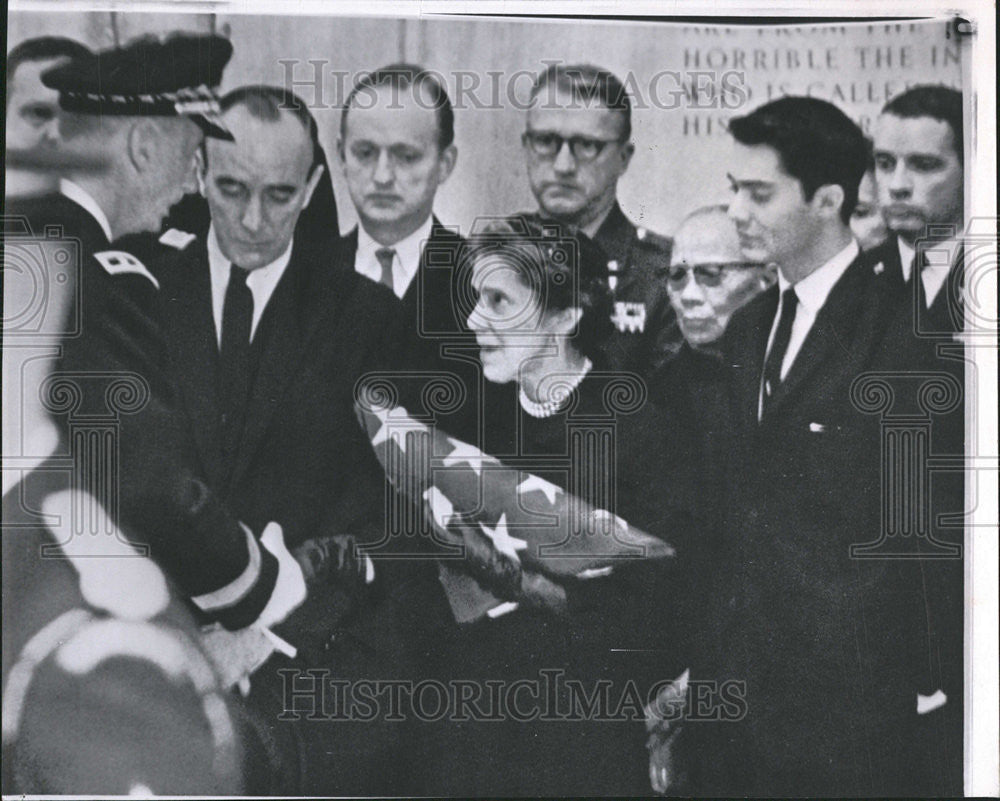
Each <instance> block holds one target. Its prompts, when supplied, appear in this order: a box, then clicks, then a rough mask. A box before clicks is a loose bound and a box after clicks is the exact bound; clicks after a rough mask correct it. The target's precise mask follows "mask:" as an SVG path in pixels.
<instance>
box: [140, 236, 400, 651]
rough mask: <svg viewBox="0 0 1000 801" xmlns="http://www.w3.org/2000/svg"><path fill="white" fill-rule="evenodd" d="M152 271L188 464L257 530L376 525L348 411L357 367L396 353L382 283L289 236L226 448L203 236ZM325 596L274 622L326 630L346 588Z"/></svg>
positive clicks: (365, 466)
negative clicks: (231, 449) (235, 432)
mask: <svg viewBox="0 0 1000 801" xmlns="http://www.w3.org/2000/svg"><path fill="white" fill-rule="evenodd" d="M155 272H156V274H157V275H158V276H159V278H160V280H161V287H162V288H161V291H160V293H159V294H160V299H161V301H162V307H163V317H164V321H165V328H166V338H167V341H168V348H169V356H170V360H171V362H172V371H173V373H174V375H175V377H176V382H177V394H178V401H179V405H180V406H181V408H182V409H183V411H184V415H185V419H186V421H187V428H188V434H189V439H190V442H191V443H192V450H193V452H194V455H195V459H196V464H197V466H198V467H199V468H200V469H201V470H202V472H203V474H204V475H205V476H206V478H207V480H208V482H209V484H210V485H211V486H212V487H213V488H214V489H215V490H216V491H217V492H218V493H219V494H220V495H221V496H222V498H224V499H225V501H226V502H227V503H228V505H229V506H230V508H231V509H232V510H233V512H234V514H235V515H236V516H237V517H238V518H239V519H240V520H241V521H243V522H244V523H246V525H248V526H249V527H250V528H251V529H252V530H253V531H254V533H255V534H257V535H259V534H260V533H261V531H262V530H263V529H264V527H265V526H266V525H267V523H268V522H270V521H276V522H278V523H280V524H281V526H282V529H283V531H284V535H285V544H286V545H287V546H288V547H289V548H293V547H295V546H296V545H298V544H300V543H302V542H303V541H304V540H306V539H308V538H311V537H317V536H322V535H328V534H353V535H355V536H356V537H358V538H359V539H360V540H362V541H367V540H373V539H376V538H378V537H380V536H381V535H382V532H383V520H382V514H383V509H384V506H385V500H384V498H385V489H384V486H385V481H384V474H383V472H382V469H381V467H380V466H379V464H378V462H377V460H376V459H375V456H374V452H373V451H372V448H371V445H370V443H369V441H368V438H367V436H366V434H365V433H364V431H363V430H362V429H361V427H360V424H359V423H358V420H357V417H356V415H355V412H354V390H355V382H356V381H357V379H358V378H359V377H360V376H361V375H362V374H363V373H365V372H366V371H367V370H369V369H376V368H377V367H378V366H379V365H380V364H382V361H381V360H383V359H389V358H391V357H392V353H393V347H394V342H393V340H394V336H393V331H394V330H395V329H394V322H395V320H394V310H393V303H392V299H391V298H390V297H388V292H387V291H386V290H385V289H384V288H383V287H380V286H378V285H377V284H373V283H372V282H370V281H367V280H364V279H362V278H361V277H360V276H358V275H356V274H355V273H354V272H353V270H350V269H346V268H344V267H343V266H341V265H339V264H338V263H336V262H335V261H333V260H332V259H331V257H330V254H329V252H328V250H327V249H325V248H318V247H316V246H315V245H313V244H312V243H310V242H308V241H300V240H296V242H295V244H294V246H293V250H292V255H291V259H290V261H289V264H288V267H287V268H286V271H285V273H284V275H283V276H282V278H281V280H280V281H279V282H278V285H277V287H276V288H275V290H274V293H273V294H272V296H271V298H270V300H269V302H268V305H267V307H266V309H265V311H264V314H263V316H262V317H261V320H260V322H259V324H258V328H257V331H256V333H255V336H254V344H255V347H256V348H257V349H258V352H259V361H258V363H257V367H256V376H255V382H254V384H253V388H252V390H251V394H250V400H249V402H248V406H247V412H246V419H245V421H244V427H243V434H242V436H241V437H239V438H238V441H239V446H238V448H237V450H236V452H235V453H228V454H227V453H224V452H223V447H224V444H223V442H222V437H221V425H220V415H221V414H222V412H223V409H222V408H221V407H220V400H219V397H218V394H217V381H218V377H219V375H218V373H219V351H218V344H217V339H216V333H215V323H214V320H213V318H212V308H211V297H212V295H211V287H210V273H209V266H208V255H207V250H206V246H205V242H204V240H203V239H199V240H195V241H194V242H192V243H191V244H190V245H189V246H188V247H186V248H184V249H183V250H181V251H176V252H174V253H172V254H170V256H169V258H166V259H164V260H162V261H161V262H160V263H158V264H157V265H156V268H155ZM331 592H332V590H331ZM314 596H316V597H315V598H314ZM324 597H325V596H324V594H323V593H319V592H318V591H315V592H311V593H310V599H309V600H308V601H307V602H306V605H305V606H304V607H301V608H300V609H299V610H298V611H297V612H296V613H294V614H293V616H292V617H291V618H290V619H289V621H287V622H286V623H285V624H284V626H283V627H282V628H281V629H280V630H282V631H283V633H285V635H286V636H288V637H289V638H290V639H292V641H293V642H295V641H296V638H297V639H298V641H299V642H301V643H303V644H304V643H306V642H312V643H313V644H316V642H319V643H321V642H323V641H325V640H326V638H327V637H328V636H329V634H330V632H331V631H332V630H334V629H335V628H336V626H337V625H338V624H339V623H340V622H341V620H340V617H339V615H340V613H341V612H342V611H344V604H345V602H346V599H343V598H337V599H334V600H331V599H329V598H327V600H326V603H328V604H330V605H331V606H332V607H335V608H330V609H326V610H322V613H320V611H321V610H319V609H318V608H314V607H316V605H317V604H319V605H322V604H323V601H322V599H323V598H324ZM310 610H311V611H310ZM297 644H298V643H297Z"/></svg>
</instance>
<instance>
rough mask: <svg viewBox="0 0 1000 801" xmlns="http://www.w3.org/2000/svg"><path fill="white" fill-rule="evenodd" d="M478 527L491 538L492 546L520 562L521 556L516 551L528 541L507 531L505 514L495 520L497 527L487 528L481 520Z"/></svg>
mask: <svg viewBox="0 0 1000 801" xmlns="http://www.w3.org/2000/svg"><path fill="white" fill-rule="evenodd" d="M479 527H480V528H481V529H482V530H483V533H484V534H485V535H486V536H487V537H489V538H490V539H491V540H493V545H494V547H495V548H496V549H497V550H498V551H500V553H503V554H507V556H509V557H510V558H511V559H514V560H516V561H517V562H519V563H520V561H521V558H520V557H519V556H518V555H517V552H518V551H523V550H524V549H525V548H527V547H528V543H527V542H525V541H524V540H521V539H518V538H517V537H512V536H510V534H508V533H507V515H505V514H502V515H500V519H499V520H497V527H496V528H494V529H490V528H487V527H486V524H485V523H483V522H481V521H480V523H479Z"/></svg>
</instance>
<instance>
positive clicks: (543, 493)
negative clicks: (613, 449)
mask: <svg viewBox="0 0 1000 801" xmlns="http://www.w3.org/2000/svg"><path fill="white" fill-rule="evenodd" d="M356 408H357V413H358V418H359V420H360V421H361V423H362V425H363V426H364V428H365V430H366V431H367V433H368V436H369V438H370V439H371V443H372V447H373V448H374V450H375V454H376V456H377V457H378V460H379V462H380V463H381V465H382V467H383V469H384V470H385V472H386V476H387V477H388V479H389V481H390V482H391V483H392V484H393V486H394V487H395V488H396V490H397V491H398V492H400V493H401V494H402V495H403V496H404V497H406V498H408V499H409V500H411V501H414V502H417V503H420V504H422V506H423V509H424V512H425V515H426V516H427V518H428V519H429V520H430V521H431V523H432V526H433V529H434V531H435V532H436V533H437V534H438V535H440V539H441V541H442V542H444V543H450V544H453V545H455V546H457V547H456V548H455V549H453V552H454V553H455V554H456V556H455V558H456V559H457V560H464V561H465V562H468V561H469V560H470V559H472V560H473V561H474V562H476V563H477V564H478V566H479V568H480V570H479V571H478V572H476V573H474V575H476V577H477V579H478V580H479V584H480V585H485V586H484V587H483V588H484V589H486V590H489V591H490V593H491V594H492V595H493V596H496V597H498V598H503V599H506V600H508V601H509V600H513V597H517V593H514V592H513V591H512V590H510V586H509V585H510V583H511V582H513V583H514V584H516V583H517V581H518V579H521V580H522V581H523V577H521V576H519V575H510V576H508V575H507V574H508V573H513V572H515V571H511V567H512V565H516V566H517V567H518V568H519V570H518V571H516V573H521V572H524V573H528V574H530V575H529V577H528V580H529V581H531V582H533V586H534V587H536V588H537V587H539V586H540V587H541V589H540V592H541V594H542V595H543V596H544V595H545V594H546V592H548V591H549V590H551V591H552V592H557V590H558V588H557V586H556V584H557V583H558V582H559V581H560V580H563V581H565V580H566V579H568V578H571V577H572V578H577V579H586V578H591V577H596V576H600V575H606V574H607V573H608V572H611V570H612V569H613V568H614V566H616V565H620V564H622V562H623V561H626V560H632V559H664V558H667V557H670V556H673V554H674V550H673V548H672V547H671V546H670V545H668V544H667V543H665V542H663V541H662V540H660V539H658V538H656V537H653V536H651V535H649V534H646V533H645V532H643V531H640V530H639V529H636V528H634V527H633V526H631V525H629V524H628V523H627V522H626V521H625V520H623V519H622V518H620V517H618V516H617V515H614V514H612V513H610V512H608V511H607V510H603V509H596V508H594V507H593V506H592V505H590V504H589V503H587V502H586V501H584V500H583V499H581V498H579V497H576V496H575V495H572V494H570V493H567V492H566V491H565V490H563V489H562V488H561V487H558V486H556V485H555V484H553V483H551V482H549V481H546V480H545V479H543V478H540V477H539V476H536V475H533V474H532V473H529V472H526V471H524V470H523V469H519V468H515V467H509V466H507V465H505V464H503V463H502V462H500V461H499V460H498V459H495V458H494V457H492V456H489V455H487V454H485V453H483V452H482V451H481V450H479V448H477V447H475V446H473V445H470V444H469V443H467V442H463V441H461V440H457V439H454V438H452V437H449V436H448V435H447V434H445V433H444V432H442V431H439V430H438V429H437V428H435V427H431V426H428V425H426V424H424V423H422V422H420V421H418V420H415V419H414V418H413V417H412V416H410V414H409V413H408V412H407V410H406V409H405V408H404V407H402V406H389V405H388V404H379V403H378V402H377V400H375V399H373V398H371V397H366V395H365V393H364V392H361V393H360V394H359V398H358V401H357V405H356ZM484 543H485V545H484ZM442 558H443V560H444V563H445V565H446V567H449V568H451V567H452V564H451V562H450V560H449V558H448V555H447V554H445V555H444V556H443V557H442ZM454 568H457V569H458V570H461V567H460V566H459V564H455V565H454ZM546 577H548V578H546ZM549 579H551V580H552V582H550V581H549ZM553 582H555V583H554V584H553ZM443 583H445V586H446V588H447V587H448V582H447V581H444V580H443ZM549 584H552V586H551V587H550V586H548V585H549ZM505 586H507V589H508V592H504V588H505ZM512 596H513V597H512ZM520 600H524V599H523V598H520ZM487 602H488V599H486V600H484V601H483V603H482V604H481V605H483V606H486V605H487ZM497 603H500V601H499V600H497ZM542 603H543V605H545V603H544V601H543V602H542ZM480 611H481V610H480ZM456 612H457V610H456ZM456 616H457V614H456ZM474 616H475V615H473V617H474Z"/></svg>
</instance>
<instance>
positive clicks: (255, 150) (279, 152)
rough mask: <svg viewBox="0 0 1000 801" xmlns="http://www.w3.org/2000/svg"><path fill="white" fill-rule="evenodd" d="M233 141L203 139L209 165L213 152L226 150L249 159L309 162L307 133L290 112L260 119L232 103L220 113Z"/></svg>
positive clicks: (244, 108)
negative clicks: (270, 118) (229, 107)
mask: <svg viewBox="0 0 1000 801" xmlns="http://www.w3.org/2000/svg"><path fill="white" fill-rule="evenodd" d="M222 118H223V121H224V122H225V124H226V127H227V128H229V130H230V131H231V132H232V134H233V138H234V139H235V141H234V142H226V141H223V140H221V139H214V138H212V137H209V138H207V139H206V140H205V142H206V147H207V148H208V154H209V164H211V156H212V155H213V154H214V153H230V154H234V155H236V156H237V157H238V158H242V159H248V160H251V161H266V162H269V163H274V162H278V161H281V162H288V161H293V162H297V161H303V162H305V166H306V168H308V167H309V166H311V164H312V161H313V146H312V139H311V138H310V135H309V132H308V131H307V130H306V128H305V126H303V124H302V122H301V120H299V119H298V118H297V117H296V116H295V115H294V114H292V113H291V112H290V111H282V112H281V113H280V115H279V117H278V119H276V120H264V119H260V118H259V117H257V116H255V115H253V114H251V113H250V111H249V110H248V109H247V108H246V107H245V106H240V105H237V106H233V107H232V108H231V109H228V110H227V111H226V112H225V113H224V114H223V115H222Z"/></svg>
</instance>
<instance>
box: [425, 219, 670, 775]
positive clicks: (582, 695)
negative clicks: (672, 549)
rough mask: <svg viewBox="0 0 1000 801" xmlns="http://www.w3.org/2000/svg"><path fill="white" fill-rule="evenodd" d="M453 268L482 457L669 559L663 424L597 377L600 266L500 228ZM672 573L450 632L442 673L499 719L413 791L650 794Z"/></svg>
mask: <svg viewBox="0 0 1000 801" xmlns="http://www.w3.org/2000/svg"><path fill="white" fill-rule="evenodd" d="M465 264H466V268H467V270H468V277H469V278H470V285H471V288H472V291H473V294H474V300H475V303H474V307H473V308H472V309H471V313H470V314H469V316H468V325H469V328H470V329H471V330H472V331H473V332H474V333H475V337H476V342H477V343H478V345H479V353H480V360H481V363H482V370H483V375H484V377H485V379H486V381H487V384H486V387H485V391H486V393H487V396H488V397H487V401H486V407H487V408H489V409H490V417H489V419H488V420H486V421H485V422H486V425H485V426H484V429H485V431H484V440H483V443H482V449H483V450H484V451H486V452H487V453H490V454H491V455H492V456H495V457H496V458H498V459H500V460H501V461H502V462H504V463H505V464H506V465H507V466H517V467H519V468H522V469H524V470H525V471H526V472H530V473H532V474H534V475H536V476H539V477H540V478H542V479H544V480H546V481H548V482H551V483H552V484H556V485H558V486H560V487H561V488H563V489H564V490H566V491H567V492H569V493H572V494H573V495H576V496H577V497H580V498H582V499H583V500H584V501H586V502H587V503H589V504H591V505H592V506H594V507H596V508H601V509H606V510H608V511H609V512H612V513H614V514H617V515H619V516H620V517H622V518H624V519H625V520H627V521H628V522H629V523H631V524H632V525H634V526H636V527H638V528H641V529H644V530H646V531H648V532H649V533H651V534H654V535H658V536H662V537H663V538H664V539H666V540H668V541H669V542H671V544H674V545H675V546H676V547H677V549H678V551H680V550H681V549H682V548H683V545H682V542H683V541H685V538H686V536H687V530H688V529H689V527H690V518H689V516H688V514H687V512H686V510H685V509H683V508H681V504H680V503H675V502H674V501H675V497H677V496H676V494H675V487H674V486H672V485H671V484H672V482H671V481H670V479H669V478H664V476H663V470H662V469H661V465H662V458H663V456H664V448H663V447H662V445H661V443H659V442H658V441H657V440H656V438H657V434H658V432H659V430H660V428H661V425H660V420H659V417H658V412H657V410H656V409H655V408H654V407H653V405H652V404H651V403H648V402H647V400H648V398H647V393H646V388H645V386H644V384H643V383H642V382H641V381H640V380H639V379H638V377H636V376H628V375H617V374H614V373H609V372H608V371H606V370H605V369H603V368H604V365H603V363H602V356H601V353H602V344H603V342H604V339H605V338H606V337H607V336H608V333H609V332H610V330H611V327H612V326H611V322H610V316H611V306H612V303H611V299H610V296H609V292H608V289H607V274H606V269H607V260H606V258H605V257H604V255H603V254H602V253H601V252H600V250H599V249H598V248H597V247H596V246H595V245H593V244H592V243H591V242H590V241H589V240H587V239H586V238H584V237H582V236H575V235H569V234H566V233H565V229H560V228H559V227H558V226H552V225H543V224H540V223H536V222H534V221H531V220H529V219H526V218H513V219H511V220H510V221H505V222H496V223H493V224H491V225H490V226H489V227H488V228H487V230H485V231H483V232H481V233H480V234H479V235H477V236H474V237H473V238H472V241H471V250H470V252H469V254H468V259H466V260H465ZM470 305H471V304H470ZM672 455H676V456H678V458H679V459H680V460H681V461H683V460H684V458H685V457H684V456H680V455H679V454H672ZM511 535H512V536H517V534H516V532H513V531H512V532H511ZM568 546H569V547H571V546H572V542H570V543H568ZM678 564H680V558H679V559H678ZM675 567H676V566H675V565H672V564H671V565H665V564H664V563H654V562H650V561H647V560H644V559H642V558H641V557H637V558H633V559H622V560H620V562H619V563H616V564H615V565H614V567H613V569H606V570H601V571H595V572H596V573H597V575H593V576H588V577H587V578H582V577H577V578H570V579H566V580H564V581H561V583H560V588H561V591H562V594H563V601H562V603H561V604H554V605H552V606H549V607H547V608H527V607H526V606H525V605H523V604H522V605H521V607H519V608H517V609H515V610H513V611H509V612H507V613H506V614H500V615H498V616H493V617H491V616H487V617H486V618H484V619H482V620H480V621H478V622H476V623H472V624H466V625H463V626H458V627H457V628H456V630H455V632H454V636H453V637H452V638H451V639H450V641H449V642H447V643H445V644H443V646H442V648H441V662H442V673H443V674H445V675H451V676H453V677H455V678H462V679H467V680H471V681H472V682H473V683H474V684H475V685H476V686H478V687H479V688H480V689H481V690H482V692H483V693H484V695H483V699H482V700H484V702H485V699H486V698H487V695H485V693H487V690H488V688H489V687H490V686H491V684H494V683H495V686H496V687H497V688H498V689H497V693H498V696H497V697H498V698H500V699H507V701H509V703H507V702H506V701H505V702H504V703H501V704H500V707H501V709H499V719H497V718H495V719H493V720H487V721H485V722H484V721H476V720H468V721H453V722H450V723H449V724H448V725H442V726H437V727H433V728H434V729H435V731H434V732H433V736H434V737H436V738H437V742H435V743H431V742H430V740H429V741H428V749H429V750H430V751H432V752H433V753H429V754H427V755H426V759H425V765H424V767H425V769H427V770H429V772H430V773H431V774H432V775H431V778H430V781H429V783H428V786H427V787H426V788H425V789H426V790H427V791H429V792H431V793H432V794H445V795H467V794H470V793H471V794H482V793H483V792H487V793H490V794H500V795H525V794H528V795H552V794H558V795H566V794H572V795H579V794H584V795H591V794H594V793H598V794H614V795H623V794H625V795H627V794H636V793H643V792H648V791H649V783H648V778H647V758H646V750H645V747H644V746H645V737H646V734H645V727H644V720H643V711H642V707H643V706H644V705H645V704H646V703H647V700H648V698H649V697H650V696H649V693H650V688H651V687H652V685H653V684H654V683H655V682H656V681H661V682H666V681H669V680H670V679H672V678H674V677H675V676H676V675H678V674H679V673H680V671H681V670H683V661H684V660H683V657H682V654H681V652H682V646H681V645H680V644H679V643H678V642H677V639H676V637H675V636H674V634H673V631H674V624H675V622H676V621H675V620H674V616H675V615H676V613H675V610H673V609H671V608H669V602H668V601H667V599H668V598H670V597H671V596H672V592H671V582H672V581H673V580H674V579H673V574H674V572H676V571H675ZM496 611H499V610H496ZM573 682H576V683H577V684H576V685H575V686H572V683H573ZM518 687H520V688H521V689H520V690H519V691H518V692H517V693H516V694H515V695H516V697H515V695H511V693H512V691H514V690H518ZM473 717H475V716H474V715H473Z"/></svg>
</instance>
